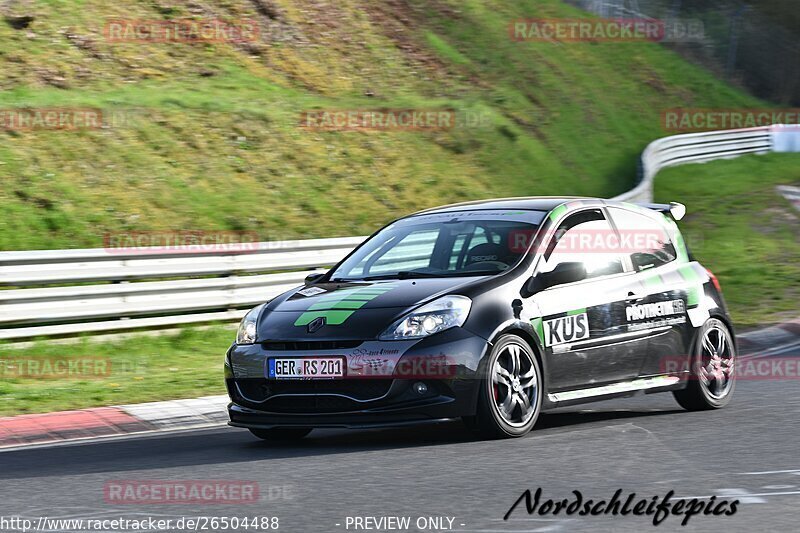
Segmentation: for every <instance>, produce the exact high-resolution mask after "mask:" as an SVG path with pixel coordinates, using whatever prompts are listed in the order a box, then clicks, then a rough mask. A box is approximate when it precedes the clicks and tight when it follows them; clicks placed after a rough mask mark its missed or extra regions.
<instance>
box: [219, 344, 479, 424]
mask: <svg viewBox="0 0 800 533" xmlns="http://www.w3.org/2000/svg"><path fill="white" fill-rule="evenodd" d="M487 347H488V344H487V342H486V341H485V340H484V339H482V338H480V337H477V336H475V335H473V334H471V333H470V332H468V331H466V330H464V329H461V328H453V329H451V330H448V331H444V332H442V333H439V334H437V335H433V336H431V337H428V338H426V339H422V340H419V341H387V342H379V341H363V342H362V341H353V342H347V341H314V342H311V341H296V342H280V343H278V342H266V343H261V344H255V345H247V346H238V345H233V346H232V347H231V348H230V350H228V354H227V357H226V360H225V383H226V386H227V389H228V395H229V396H230V398H231V404H230V405H229V407H228V413H229V415H230V420H231V421H230V424H231V425H233V426H237V427H248V428H272V427H313V428H323V427H350V428H354V427H386V426H398V425H406V424H415V423H424V422H435V421H440V420H442V419H451V418H457V417H461V416H468V415H472V414H474V413H475V409H476V405H477V391H478V386H477V385H478V379H477V377H478V369H479V363H480V361H481V359H482V358H483V356H484V354H485V353H486V350H487ZM287 356H289V357H306V356H308V357H314V356H317V357H318V356H343V357H344V358H345V368H346V370H345V374H346V375H345V377H344V378H341V379H333V380H276V379H268V378H267V377H266V375H267V374H266V366H267V361H268V359H269V358H272V357H287ZM418 383H424V384H425V387H424V389H426V390H425V391H424V392H421V391H420V387H418V386H415V385H416V384H418Z"/></svg>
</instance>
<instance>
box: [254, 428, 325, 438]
mask: <svg viewBox="0 0 800 533" xmlns="http://www.w3.org/2000/svg"><path fill="white" fill-rule="evenodd" d="M250 433H252V434H253V435H255V436H256V437H258V438H259V439H261V440H270V441H291V440H300V439H302V438H303V437H305V436H306V435H308V434H309V433H311V430H310V429H308V428H272V429H250Z"/></svg>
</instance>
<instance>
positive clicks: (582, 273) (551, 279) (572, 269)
mask: <svg viewBox="0 0 800 533" xmlns="http://www.w3.org/2000/svg"><path fill="white" fill-rule="evenodd" d="M583 279H586V267H585V266H584V264H583V263H578V262H574V263H573V262H567V263H559V264H558V265H556V268H554V269H553V270H552V271H551V272H539V273H538V274H536V276H535V277H533V278H531V281H530V292H531V293H536V292H539V291H543V290H545V289H547V288H550V287H554V286H556V285H563V284H565V283H572V282H574V281H581V280H583Z"/></svg>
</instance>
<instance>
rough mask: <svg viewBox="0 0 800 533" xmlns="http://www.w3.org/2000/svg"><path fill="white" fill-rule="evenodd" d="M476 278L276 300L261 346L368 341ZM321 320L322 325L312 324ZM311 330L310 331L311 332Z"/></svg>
mask: <svg viewBox="0 0 800 533" xmlns="http://www.w3.org/2000/svg"><path fill="white" fill-rule="evenodd" d="M480 279H483V278H481V277H457V278H430V279H405V280H381V281H365V282H348V283H317V284H314V285H309V286H305V287H299V288H297V289H293V290H291V291H289V292H287V293H284V294H283V295H281V296H279V297H278V298H276V299H275V300H273V301H272V302H270V303H269V304H268V305H267V306H265V308H264V310H263V311H262V313H261V316H260V318H259V324H258V338H259V339H260V340H261V341H262V342H264V341H272V340H274V341H314V340H332V339H348V340H359V339H372V338H375V337H377V336H378V335H380V334H381V333H383V331H384V330H385V329H386V328H387V327H389V325H390V324H391V323H392V322H393V321H394V320H396V319H398V318H399V317H400V316H402V314H404V313H405V312H406V311H408V310H409V309H410V308H413V307H416V306H417V305H420V304H422V303H425V302H426V301H428V300H431V299H433V298H436V297H438V296H441V295H444V294H448V293H450V292H452V291H453V290H455V289H458V288H461V287H464V286H465V285H469V284H471V283H474V282H475V281H476V280H480ZM318 318H323V319H324V322H325V323H324V325H322V326H321V327H319V328H318V329H315V328H314V327H313V326H312V327H311V328H309V325H310V324H312V322H314V321H315V320H316V323H315V325H318V323H319V322H320V321H319V320H317V319H318ZM312 330H314V331H312Z"/></svg>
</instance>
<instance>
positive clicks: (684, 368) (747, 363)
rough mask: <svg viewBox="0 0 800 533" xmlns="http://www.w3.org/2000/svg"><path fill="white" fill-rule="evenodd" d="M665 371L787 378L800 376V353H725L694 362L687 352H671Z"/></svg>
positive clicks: (754, 378) (663, 363) (688, 374)
mask: <svg viewBox="0 0 800 533" xmlns="http://www.w3.org/2000/svg"><path fill="white" fill-rule="evenodd" d="M659 368H660V372H661V373H662V374H681V375H682V377H683V378H684V379H688V380H692V379H698V378H704V379H705V378H708V377H709V376H710V377H715V376H717V375H722V374H724V375H726V376H733V377H735V378H736V379H737V380H739V381H784V380H792V381H794V380H797V379H800V357H748V358H746V359H741V358H737V359H734V360H731V359H729V358H727V357H725V354H723V356H722V357H720V358H718V359H715V358H712V359H710V360H704V361H694V362H692V363H691V370H692V371H691V372H689V369H690V362H689V359H688V357H687V356H685V355H683V356H670V357H664V358H662V359H661V361H660V364H659Z"/></svg>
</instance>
